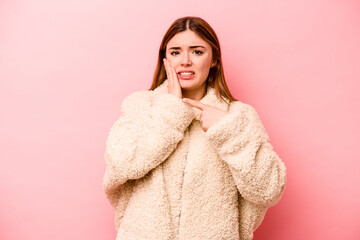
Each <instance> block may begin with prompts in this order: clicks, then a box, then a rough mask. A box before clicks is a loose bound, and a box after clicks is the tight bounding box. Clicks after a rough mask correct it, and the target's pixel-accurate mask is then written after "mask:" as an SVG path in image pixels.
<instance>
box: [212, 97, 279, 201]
mask: <svg viewBox="0 0 360 240" xmlns="http://www.w3.org/2000/svg"><path fill="white" fill-rule="evenodd" d="M205 135H206V136H207V137H208V139H209V140H210V142H211V143H212V145H213V146H214V147H215V149H216V151H217V153H218V155H219V157H220V158H221V159H222V160H223V161H225V162H226V163H227V164H228V165H229V168H230V171H231V173H232V175H233V178H234V181H235V183H236V185H237V187H238V190H239V192H240V194H241V195H242V196H243V198H244V199H245V200H247V201H250V202H252V203H253V204H256V205H259V206H261V207H265V208H268V207H271V206H273V205H275V204H276V203H277V202H278V201H279V200H280V198H281V196H282V194H283V191H284V189H285V185H286V167H285V164H284V163H283V162H282V160H281V159H280V157H279V156H278V155H277V153H276V152H275V151H274V150H273V147H272V145H271V143H270V139H269V136H268V134H267V132H266V131H265V128H264V126H263V124H262V122H261V120H260V118H259V115H258V114H257V112H256V111H255V109H254V108H253V107H252V106H250V105H249V104H246V103H242V102H239V101H235V102H232V103H231V105H230V107H229V114H228V115H226V116H224V117H223V118H222V119H220V121H219V122H217V123H216V124H215V125H213V126H211V127H210V128H208V130H207V132H206V133H205Z"/></svg>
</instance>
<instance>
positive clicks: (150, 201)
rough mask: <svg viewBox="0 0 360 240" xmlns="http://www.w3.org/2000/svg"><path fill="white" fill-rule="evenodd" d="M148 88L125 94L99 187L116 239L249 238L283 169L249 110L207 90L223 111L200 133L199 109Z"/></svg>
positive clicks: (162, 89) (280, 183)
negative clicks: (110, 212) (112, 214)
mask: <svg viewBox="0 0 360 240" xmlns="http://www.w3.org/2000/svg"><path fill="white" fill-rule="evenodd" d="M167 83H168V80H167V79H165V80H164V82H163V83H162V84H161V85H160V86H158V87H157V88H156V89H154V90H140V91H136V92H134V93H132V94H130V95H129V96H127V97H126V98H125V99H124V100H123V102H122V104H121V115H120V117H119V119H118V120H117V121H115V123H114V124H113V126H112V127H111V129H110V132H109V136H108V139H107V141H106V150H105V154H104V158H105V163H106V170H105V174H104V178H103V188H104V192H105V194H106V197H107V199H108V200H109V202H110V204H111V205H112V207H113V208H114V210H115V220H114V223H115V228H116V230H117V235H116V240H197V239H199V240H207V239H208V240H210V239H211V240H236V239H237V240H250V239H253V232H254V231H255V230H256V229H257V228H258V227H259V226H260V224H261V222H262V221H263V219H264V217H265V213H266V211H267V210H268V208H270V207H272V206H274V205H275V204H277V203H278V202H279V200H280V198H281V197H282V195H283V192H284V189H285V185H286V167H285V164H284V163H283V161H282V160H281V159H280V158H279V156H278V155H277V153H276V152H275V151H274V150H273V147H272V145H271V144H270V139H269V136H268V134H267V133H266V131H265V128H264V126H263V124H262V122H261V120H260V119H259V115H258V114H257V112H256V111H255V109H254V108H253V107H252V106H250V105H249V104H246V103H243V102H241V101H234V102H231V103H230V105H229V106H228V104H227V103H225V102H224V101H222V100H221V99H218V98H217V97H216V95H215V91H214V89H213V88H211V87H208V89H207V92H206V95H205V96H204V97H203V98H202V99H201V100H200V102H202V103H204V104H208V105H211V106H215V107H218V108H220V109H222V110H225V111H229V113H230V114H228V115H226V116H224V117H223V118H221V119H220V120H219V121H218V122H217V123H216V124H215V125H213V126H211V127H209V128H208V130H207V131H206V132H204V131H203V130H202V127H201V123H200V121H199V120H200V112H201V110H199V109H197V108H195V107H192V106H190V105H188V104H186V103H184V102H183V101H182V100H181V99H180V98H178V97H176V96H175V95H173V94H169V93H168V89H167Z"/></svg>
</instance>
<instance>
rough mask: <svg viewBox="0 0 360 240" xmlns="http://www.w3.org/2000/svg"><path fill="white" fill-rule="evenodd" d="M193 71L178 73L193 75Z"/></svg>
mask: <svg viewBox="0 0 360 240" xmlns="http://www.w3.org/2000/svg"><path fill="white" fill-rule="evenodd" d="M193 74H194V73H193V72H181V73H180V75H193Z"/></svg>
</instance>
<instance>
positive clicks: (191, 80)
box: [166, 30, 215, 92]
mask: <svg viewBox="0 0 360 240" xmlns="http://www.w3.org/2000/svg"><path fill="white" fill-rule="evenodd" d="M166 59H167V60H168V61H169V63H170V65H171V67H173V68H174V69H175V72H176V73H177V77H178V79H179V83H180V86H181V88H182V89H183V90H185V91H190V92H194V91H197V90H199V91H204V90H205V81H206V78H207V77H208V75H209V71H210V67H212V66H215V64H212V49H211V46H210V45H209V44H208V43H207V42H206V41H204V40H203V39H201V38H200V37H199V36H197V35H196V33H195V32H193V31H191V30H186V31H183V32H180V33H177V34H176V35H175V36H174V37H173V38H172V39H170V41H169V42H168V44H167V45H166ZM180 71H192V72H194V75H192V76H190V77H188V75H185V76H181V75H180V73H179V72H180Z"/></svg>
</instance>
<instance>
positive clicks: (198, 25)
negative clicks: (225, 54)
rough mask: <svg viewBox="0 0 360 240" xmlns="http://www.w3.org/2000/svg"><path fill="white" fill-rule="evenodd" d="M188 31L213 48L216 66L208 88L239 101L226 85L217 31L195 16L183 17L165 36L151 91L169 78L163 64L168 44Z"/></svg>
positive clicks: (209, 77) (209, 76) (207, 81)
mask: <svg viewBox="0 0 360 240" xmlns="http://www.w3.org/2000/svg"><path fill="white" fill-rule="evenodd" d="M188 29H189V30H192V31H193V32H195V33H196V34H197V35H198V36H199V37H201V38H202V39H203V40H205V41H206V42H207V43H209V44H210V46H211V48H212V53H213V54H212V56H213V61H214V62H216V66H214V67H212V68H210V72H209V75H208V77H207V79H206V88H207V86H211V87H213V88H214V89H215V93H216V95H217V96H218V97H220V98H222V96H224V97H225V98H227V99H229V100H230V102H231V101H237V99H235V98H234V97H233V96H232V95H231V93H230V91H229V89H228V87H227V85H226V81H225V75H224V70H223V65H222V61H221V50H220V43H219V40H218V38H217V36H216V33H215V31H214V30H213V29H212V27H211V26H210V25H209V24H208V23H207V22H206V21H205V20H204V19H202V18H200V17H193V16H187V17H182V18H179V19H177V20H175V21H174V22H173V23H172V24H171V26H170V27H169V29H168V30H167V32H166V33H165V36H164V37H163V40H162V42H161V44H160V49H159V57H158V63H157V66H156V69H155V73H154V77H153V82H152V85H151V87H150V89H149V90H154V89H155V88H157V87H158V86H159V85H160V84H162V83H163V81H164V80H165V79H166V78H167V76H166V71H165V66H164V62H163V58H165V57H166V45H167V43H168V42H169V41H170V39H171V38H172V37H174V36H175V34H177V33H179V32H183V31H186V30H188ZM222 99H223V98H222ZM223 100H224V99H223Z"/></svg>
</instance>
